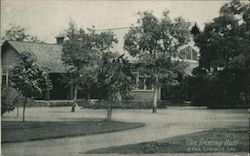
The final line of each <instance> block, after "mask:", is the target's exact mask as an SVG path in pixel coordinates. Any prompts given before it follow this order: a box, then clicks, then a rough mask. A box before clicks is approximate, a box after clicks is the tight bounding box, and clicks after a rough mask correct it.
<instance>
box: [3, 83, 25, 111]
mask: <svg viewBox="0 0 250 156" xmlns="http://www.w3.org/2000/svg"><path fill="white" fill-rule="evenodd" d="M1 93H2V94H1V102H2V105H1V115H3V114H4V113H5V112H11V111H13V110H14V109H15V107H16V106H17V105H19V103H21V102H22V101H23V97H22V96H21V94H20V93H18V92H17V91H16V90H15V89H13V88H11V87H2V92H1Z"/></svg>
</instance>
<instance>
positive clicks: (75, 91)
mask: <svg viewBox="0 0 250 156" xmlns="http://www.w3.org/2000/svg"><path fill="white" fill-rule="evenodd" d="M77 89H78V85H76V86H75V90H74V97H73V103H72V108H71V112H75V107H76V100H77Z"/></svg>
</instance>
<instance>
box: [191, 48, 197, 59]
mask: <svg viewBox="0 0 250 156" xmlns="http://www.w3.org/2000/svg"><path fill="white" fill-rule="evenodd" d="M192 55H193V60H198V56H197V52H196V51H195V50H194V49H192Z"/></svg>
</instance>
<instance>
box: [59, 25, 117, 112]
mask: <svg viewBox="0 0 250 156" xmlns="http://www.w3.org/2000/svg"><path fill="white" fill-rule="evenodd" d="M67 37H68V38H69V39H68V40H67V41H66V42H65V43H64V44H63V54H62V60H63V62H64V63H65V64H67V65H70V66H71V68H70V70H69V72H70V75H71V76H72V81H71V83H72V84H73V85H74V97H73V105H72V112H74V109H75V105H76V100H77V90H78V89H79V87H80V86H83V87H87V88H88V87H91V84H93V82H95V81H96V79H95V77H96V76H95V75H96V70H97V69H98V66H97V61H98V55H100V54H101V53H103V52H105V51H107V50H109V49H110V48H112V45H113V44H114V43H117V39H116V38H115V37H114V34H113V33H112V32H101V33H96V31H95V30H93V29H87V30H86V31H84V30H82V29H80V30H77V28H76V26H75V25H74V24H72V22H71V23H70V26H69V29H68V30H67Z"/></svg>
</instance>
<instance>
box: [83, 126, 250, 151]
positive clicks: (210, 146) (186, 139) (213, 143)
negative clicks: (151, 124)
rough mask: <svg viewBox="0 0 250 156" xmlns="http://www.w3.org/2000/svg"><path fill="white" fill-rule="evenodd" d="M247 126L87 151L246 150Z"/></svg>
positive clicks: (247, 145) (247, 146) (247, 147)
mask: <svg viewBox="0 0 250 156" xmlns="http://www.w3.org/2000/svg"><path fill="white" fill-rule="evenodd" d="M248 150H249V128H248V127H246V128H229V129H223V128H218V129H212V130H208V131H203V132H198V133H193V134H188V135H182V136H176V137H172V138H167V139H162V140H157V141H153V142H143V143H138V144H130V145H122V146H115V147H109V148H103V149H95V150H91V151H88V152H87V153H120V154H147V153H148V154H152V153H207V152H248Z"/></svg>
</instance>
